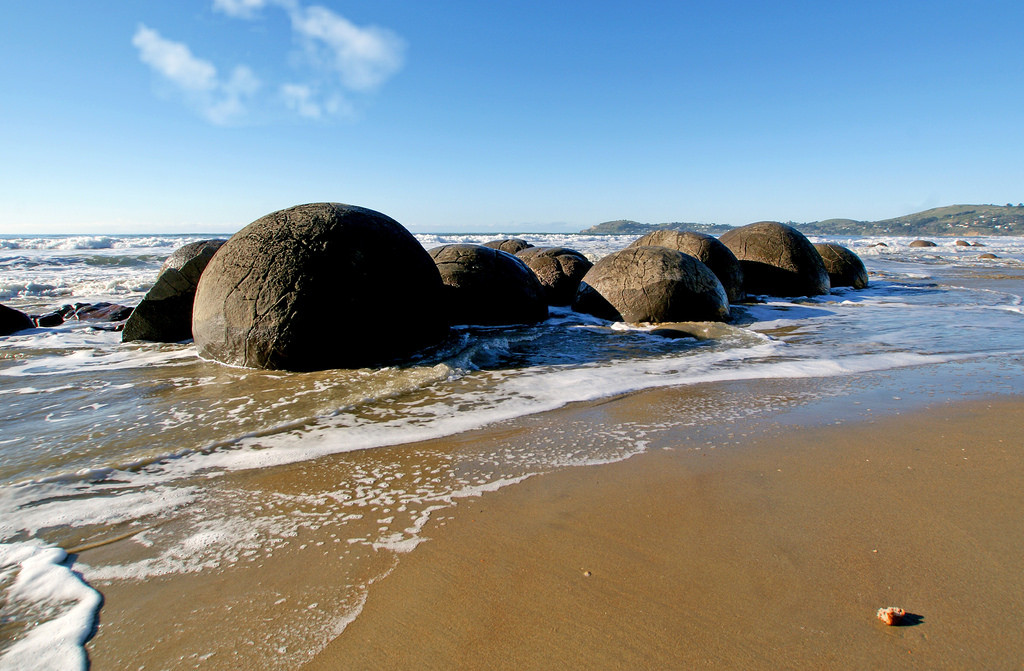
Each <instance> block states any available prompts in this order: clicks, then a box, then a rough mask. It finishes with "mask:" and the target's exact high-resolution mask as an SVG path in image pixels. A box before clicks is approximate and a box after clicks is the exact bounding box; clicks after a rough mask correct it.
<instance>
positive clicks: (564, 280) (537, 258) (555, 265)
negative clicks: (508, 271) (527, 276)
mask: <svg viewBox="0 0 1024 671" xmlns="http://www.w3.org/2000/svg"><path fill="white" fill-rule="evenodd" d="M516 257H517V258H519V260H520V261H522V262H523V263H525V264H526V265H527V266H529V267H530V270H532V271H533V274H534V275H536V276H537V279H538V280H540V283H541V286H543V287H544V295H545V296H546V297H547V303H548V305H570V304H571V303H572V301H573V299H574V298H575V297H576V290H577V289H578V288H579V286H580V282H581V281H582V280H583V276H584V275H586V274H587V271H588V270H590V268H591V267H592V266H593V265H594V264H593V263H591V261H590V260H589V259H588V258H587V257H585V256H583V254H581V253H580V252H577V251H576V250H574V249H567V248H566V247H528V248H526V249H524V250H522V251H521V252H519V253H517V254H516Z"/></svg>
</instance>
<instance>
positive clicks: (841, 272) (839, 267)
mask: <svg viewBox="0 0 1024 671" xmlns="http://www.w3.org/2000/svg"><path fill="white" fill-rule="evenodd" d="M814 248H815V249H817V250H818V253H819V254H821V260H822V262H823V263H824V264H825V270H826V271H828V281H829V284H831V285H832V286H833V287H853V288H854V289H863V288H864V287H866V286H867V285H868V271H867V268H865V267H864V262H863V261H861V258H860V257H859V256H857V255H856V254H855V253H854V252H853V251H852V250H850V249H848V248H846V247H843V246H842V245H837V244H836V243H834V242H821V243H817V244H815V245H814Z"/></svg>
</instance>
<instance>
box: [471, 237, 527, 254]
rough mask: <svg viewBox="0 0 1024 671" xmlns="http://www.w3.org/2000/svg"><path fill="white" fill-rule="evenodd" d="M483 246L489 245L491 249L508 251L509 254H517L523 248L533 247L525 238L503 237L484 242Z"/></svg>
mask: <svg viewBox="0 0 1024 671" xmlns="http://www.w3.org/2000/svg"><path fill="white" fill-rule="evenodd" d="M483 246H484V247H489V248H491V249H498V250H501V251H503V252H508V253H509V254H518V253H519V252H521V251H523V250H524V249H529V248H530V247H533V245H531V244H530V243H529V242H527V241H526V240H523V239H522V238H504V239H503V240H491V241H490V242H485V243H484V245H483Z"/></svg>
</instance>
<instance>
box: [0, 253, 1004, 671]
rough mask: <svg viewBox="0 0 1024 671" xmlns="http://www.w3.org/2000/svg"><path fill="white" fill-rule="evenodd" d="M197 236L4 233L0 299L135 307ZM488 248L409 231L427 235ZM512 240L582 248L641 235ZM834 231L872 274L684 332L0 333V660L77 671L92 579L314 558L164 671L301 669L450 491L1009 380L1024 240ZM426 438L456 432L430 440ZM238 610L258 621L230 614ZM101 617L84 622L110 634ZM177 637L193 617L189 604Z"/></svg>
mask: <svg viewBox="0 0 1024 671" xmlns="http://www.w3.org/2000/svg"><path fill="white" fill-rule="evenodd" d="M210 237H228V236H227V235H224V236H183V235H152V236H114V235H111V236H38V237H31V236H22V237H14V236H8V237H0V303H3V304H4V305H7V306H9V307H13V308H17V309H19V310H22V311H24V312H27V313H30V314H43V313H46V312H49V311H52V310H54V309H57V308H59V307H60V306H62V305H65V304H75V303H96V302H111V303H119V304H123V305H128V306H132V305H134V304H136V303H137V302H138V301H139V300H140V299H141V298H142V297H143V295H144V294H145V292H146V291H147V289H148V288H149V287H150V286H151V284H152V282H153V280H154V279H155V275H156V273H157V271H158V270H159V268H160V265H161V263H162V262H163V260H164V258H166V257H167V256H168V255H169V254H170V253H171V252H173V251H174V250H175V249H177V248H178V247H180V246H182V245H184V244H187V243H189V242H192V241H195V240H199V239H207V238H210ZM501 237H506V236H504V235H502V234H498V235H495V234H491V235H427V234H420V235H417V238H418V239H419V240H420V241H421V243H422V244H423V245H424V246H425V247H427V248H431V247H434V246H437V245H440V244H445V243H450V242H484V241H487V240H492V239H496V238H501ZM519 237H524V238H526V239H527V240H529V241H530V242H531V243H533V244H534V245H537V246H564V247H570V248H573V249H577V250H579V251H581V252H583V253H584V254H586V255H587V256H588V257H589V258H591V259H592V260H596V259H598V258H600V257H601V256H603V255H605V254H607V253H609V252H611V251H615V250H618V249H621V248H623V247H625V246H626V245H628V244H629V243H630V242H632V240H633V239H635V237H636V236H589V235H570V234H522V235H520V236H519ZM811 239H812V240H813V241H815V242H818V241H825V240H826V239H825V238H817V237H812V238H811ZM827 240H828V241H833V242H838V243H840V244H843V245H845V246H847V247H849V248H851V249H852V250H854V251H855V252H856V253H858V254H859V255H860V256H861V258H862V259H863V260H864V262H865V265H866V266H867V268H868V270H869V273H870V286H869V287H868V288H867V289H864V290H860V291H854V290H852V289H846V288H836V289H833V291H832V293H831V294H829V295H826V296H818V297H814V298H793V299H777V298H767V297H761V298H759V299H757V300H754V301H751V302H749V303H743V304H739V305H735V306H733V321H732V323H731V324H728V325H719V326H714V327H712V328H711V336H712V337H710V338H708V339H700V340H698V339H692V338H682V339H671V338H664V337H661V336H659V335H656V334H652V333H651V327H645V326H630V325H625V324H618V323H609V322H605V321H602V320H598V319H595V318H592V317H588V316H585V315H580V314H576V313H573V312H571V311H570V310H568V309H552V310H551V314H550V318H549V319H548V320H547V321H546V322H543V323H541V324H539V325H536V326H529V327H508V328H496V327H472V326H466V327H459V328H457V329H455V330H454V332H453V334H452V336H451V337H450V338H449V340H448V341H447V342H445V343H444V344H443V345H441V346H439V347H437V348H435V349H433V350H430V351H428V352H426V353H424V355H423V356H422V357H421V358H420V359H418V360H417V361H416V362H414V363H413V364H411V365H408V366H402V367H398V366H396V367H389V368H384V369H374V370H370V369H361V370H330V371H322V372H315V373H286V372H280V371H254V370H244V369H239V368H231V367H227V366H223V365H220V364H217V363H214V362H209V361H204V360H202V359H200V358H198V356H197V354H196V350H195V348H194V347H193V345H192V344H191V343H180V344H154V343H128V344H122V343H121V342H120V333H117V332H113V331H108V330H103V329H98V328H96V324H95V323H90V322H87V321H74V320H72V321H68V322H65V323H64V324H63V325H61V326H58V327H55V328H36V329H30V330H28V331H23V332H20V333H17V334H14V335H11V336H8V337H3V338H0V455H2V459H0V603H2V604H3V616H2V620H0V668H38V669H44V668H86V666H87V664H88V660H87V657H86V647H85V642H86V640H87V639H88V638H89V636H91V635H92V634H93V632H94V630H95V629H96V623H97V617H98V614H99V613H101V611H100V607H101V602H102V600H101V596H100V595H101V594H105V593H106V592H107V590H108V589H113V588H117V589H119V590H121V591H122V592H124V591H125V590H127V591H129V593H130V589H131V586H132V585H133V584H140V583H143V582H146V581H151V580H160V579H167V578H173V577H181V576H204V577H205V578H208V577H209V576H225V579H228V578H229V577H230V576H232V575H238V574H240V572H243V571H249V572H256V571H259V570H261V569H262V570H263V571H272V570H273V567H274V562H275V561H278V560H277V559H276V558H279V557H282V556H291V557H294V556H296V553H299V554H301V553H308V556H309V557H310V558H312V557H314V555H315V558H316V561H317V562H322V563H324V566H329V567H330V570H331V572H332V573H331V576H332V577H331V579H330V580H329V581H325V582H324V584H317V585H301V586H293V587H292V588H291V590H290V591H289V590H285V589H283V588H280V587H278V588H271V587H269V586H264V588H262V589H261V590H255V591H254V593H253V595H252V597H251V600H250V602H249V603H246V604H233V605H232V606H231V607H230V608H227V610H223V608H225V607H226V606H224V604H218V603H216V600H215V599H212V598H211V600H210V603H209V605H201V604H202V603H205V602H203V601H202V599H201V598H199V597H196V604H197V605H196V606H195V609H196V611H197V612H199V613H201V614H202V615H203V616H204V617H206V618H214V617H215V618H219V621H222V622H227V623H229V624H228V625H227V627H226V629H228V630H230V632H231V634H230V635H223V636H218V637H216V640H212V639H213V637H206V638H204V637H203V636H200V635H191V636H183V637H182V638H180V639H179V640H178V641H176V642H174V643H173V645H176V646H178V647H179V648H180V649H181V650H180V652H181V654H180V664H178V666H177V667H176V668H195V667H201V668H206V667H209V668H230V665H229V664H228V660H229V659H230V660H232V663H239V660H244V659H259V660H261V662H260V663H261V664H262V665H263V666H264V668H281V669H287V668H294V667H295V666H297V665H298V664H300V663H301V662H302V661H304V660H306V659H308V658H309V657H310V656H311V655H312V654H314V653H315V652H317V651H318V650H319V649H320V648H321V647H322V646H323V645H325V644H326V643H327V642H328V641H329V640H330V639H331V638H333V637H335V636H337V635H338V634H339V633H340V632H341V631H342V630H343V629H344V627H345V626H346V624H347V623H348V622H350V621H351V620H352V619H353V618H355V617H357V616H358V613H359V610H360V608H361V606H362V604H363V602H364V601H365V599H366V595H367V593H368V591H369V589H370V588H371V585H372V583H373V582H374V581H376V580H378V579H380V578H381V577H383V576H385V575H386V574H387V573H388V572H389V571H391V570H392V569H393V567H394V565H395V562H397V561H399V559H400V557H401V555H402V554H403V553H406V552H410V551H413V550H414V549H415V547H416V546H417V545H418V544H419V543H421V542H423V541H424V540H425V538H424V536H423V534H422V530H423V529H424V526H425V525H426V523H427V522H428V521H429V520H434V521H435V522H436V521H437V520H439V519H440V520H443V519H444V517H445V516H446V515H448V514H450V512H451V510H453V508H454V507H455V506H457V505H458V504H459V502H460V501H464V500H471V499H472V498H473V497H476V496H479V495H480V494H482V493H484V492H487V491H493V490H495V489H498V488H501V487H507V486H515V484H516V483H518V482H521V481H522V480H524V479H525V478H528V477H531V476H533V475H536V474H540V473H545V472H549V471H552V470H555V469H560V468H569V467H586V466H588V465H595V464H603V463H609V462H613V461H618V460H622V459H627V458H629V457H630V456H633V455H635V454H638V453H641V452H643V451H645V450H646V449H648V445H649V439H650V436H651V435H652V434H653V433H655V432H657V431H658V430H659V429H660V428H663V427H664V426H668V425H678V424H684V425H686V424H692V425H700V424H702V423H704V424H706V423H713V424H721V423H727V422H730V421H733V420H735V419H736V418H741V417H742V418H747V417H760V416H764V417H768V416H771V414H772V413H773V412H776V411H778V410H779V409H780V408H784V407H791V406H799V405H800V404H808V403H815V402H821V401H823V400H826V399H828V400H830V402H835V399H843V398H847V397H849V398H852V397H853V396H855V395H857V394H861V395H863V394H864V393H866V392H865V390H868V392H869V391H870V389H871V388H872V387H873V386H876V385H878V384H879V380H882V379H884V378H885V377H886V376H887V375H890V374H891V373H893V372H894V371H905V370H913V371H915V372H916V373H917V379H921V380H925V381H927V380H929V379H931V380H935V381H936V382H935V384H934V388H931V387H929V386H928V384H927V383H924V384H923V385H922V388H925V387H928V392H927V393H929V394H935V393H938V394H942V393H945V394H957V395H963V396H977V397H983V396H985V395H991V394H1000V393H1020V392H1021V391H1022V390H1024V365H1022V364H1024V338H1022V334H1024V329H1022V327H1024V302H1022V295H1024V238H1019V237H982V238H970V241H971V242H973V243H977V245H978V246H958V245H956V244H955V243H954V239H953V238H941V239H935V241H936V242H937V243H938V246H937V247H929V248H912V247H910V245H909V243H910V242H911V239H910V238H901V237H877V236H875V237H865V238H828V239H827ZM878 243H884V246H879V245H878ZM982 253H990V254H993V255H995V257H996V258H994V259H984V258H981V254H982ZM400 321H401V319H400V316H395V317H382V318H381V319H380V320H379V321H376V322H373V323H359V324H355V323H353V324H349V325H348V326H347V328H353V329H386V328H393V327H395V325H396V323H397V322H400ZM406 326H408V325H406ZM786 380H792V381H806V384H804V383H801V384H797V385H791V386H790V387H788V388H787V392H786V393H785V394H779V395H768V394H765V395H764V396H755V397H751V396H749V395H744V394H735V393H728V392H727V391H721V392H720V393H706V394H699V393H693V394H692V395H691V402H689V403H688V404H687V406H686V407H685V408H683V409H681V410H679V411H678V412H676V413H675V414H673V415H672V416H668V417H665V418H664V420H663V424H662V425H661V426H659V425H657V424H651V423H649V422H648V423H646V424H644V425H637V424H635V423H632V422H630V421H628V420H624V421H623V422H622V423H620V424H618V425H612V426H609V425H607V424H602V425H601V426H600V427H588V426H585V425H574V426H558V427H554V428H553V429H552V430H551V431H550V432H549V433H548V434H547V437H546V438H545V439H544V440H543V441H538V442H534V443H530V444H528V445H524V444H522V442H517V441H516V440H514V439H513V438H512V437H510V439H509V440H508V441H507V442H502V441H497V442H495V441H493V440H492V441H486V442H484V443H477V442H475V441H474V440H472V436H473V432H474V431H477V430H480V429H483V428H485V427H491V428H493V427H498V428H501V427H507V429H508V431H509V433H510V436H511V434H513V433H514V432H515V430H516V426H518V425H519V424H517V423H521V422H523V421H528V420H529V418H532V417H537V416H541V415H542V413H545V412H549V411H553V410H556V409H558V408H561V407H564V406H566V405H568V404H573V403H584V402H598V401H600V400H602V399H608V398H613V397H616V396H619V395H623V394H628V393H631V392H635V391H638V390H643V389H649V388H653V387H678V388H680V389H682V390H686V389H688V390H699V389H709V388H715V387H714V385H722V384H726V383H734V382H736V383H743V382H745V381H755V382H756V381H786ZM949 380H956V381H957V382H956V387H955V389H954V390H951V389H950V386H949V384H948V381H949ZM882 386H884V385H882ZM858 398H859V397H858ZM876 400H878V401H879V402H881V403H898V402H899V401H900V400H901V399H900V398H899V397H893V396H891V394H890V395H889V396H884V397H880V398H878V399H876ZM445 436H451V437H461V438H460V439H459V440H456V441H455V442H453V443H452V444H450V445H449V446H448V447H441V446H439V445H444V443H439V442H437V441H434V439H437V438H441V437H445ZM424 441H428V442H424ZM430 441H433V442H430ZM268 473H281V474H284V475H283V476H282V477H280V478H278V480H277V481H274V480H271V479H268V478H267V477H265V476H266V474H268ZM324 473H327V474H329V475H326V476H325V475H324ZM268 483H272V484H268ZM282 483H286V484H282ZM313 532H316V533H315V534H313ZM325 539H329V540H325ZM96 548H100V550H97V549H96ZM311 561H312V559H311ZM252 575H264V574H262V573H252ZM261 580H262V578H261ZM260 584H261V585H263V584H264V583H260ZM232 608H234V609H235V611H234V612H236V613H240V612H242V611H243V610H245V609H247V610H248V612H249V614H250V616H251V615H252V614H253V613H267V614H272V617H271V616H270V615H268V616H267V617H264V618H253V617H249V618H243V617H241V616H240V615H239V616H237V618H236V616H235V615H234V614H232V613H229V612H227V611H231V610H232ZM204 609H205V610H204ZM101 617H102V616H101ZM233 618H236V619H233ZM257 619H258V620H259V622H258V626H257V624H256V623H255V622H254V621H255V620H257ZM102 621H103V624H102V625H100V626H101V630H102V628H103V627H109V628H110V629H111V630H112V631H114V630H117V629H118V628H124V627H126V626H127V623H119V622H108V621H107V620H105V619H104V620H102ZM268 622H269V624H268ZM182 626H183V627H184V626H185V625H182ZM191 626H192V627H193V629H197V630H201V629H202V627H203V626H204V624H203V621H202V618H197V623H193V625H191ZM102 633H103V632H102V631H101V632H100V634H102ZM156 638H159V637H156ZM153 645H157V644H156V643H154V644H153ZM167 645H172V643H167ZM145 654H147V651H146V650H140V652H139V655H140V657H139V659H144V658H145ZM244 655H251V657H244Z"/></svg>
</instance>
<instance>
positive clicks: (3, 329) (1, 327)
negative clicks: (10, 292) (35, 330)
mask: <svg viewBox="0 0 1024 671" xmlns="http://www.w3.org/2000/svg"><path fill="white" fill-rule="evenodd" d="M33 326H35V324H33V323H32V318H31V317H29V316H28V315H27V314H25V313H24V312H22V311H21V310H15V309H14V308H9V307H7V306H6V305H0V336H5V335H10V334H12V333H17V332H18V331H24V330H25V329H30V328H32V327H33Z"/></svg>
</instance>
